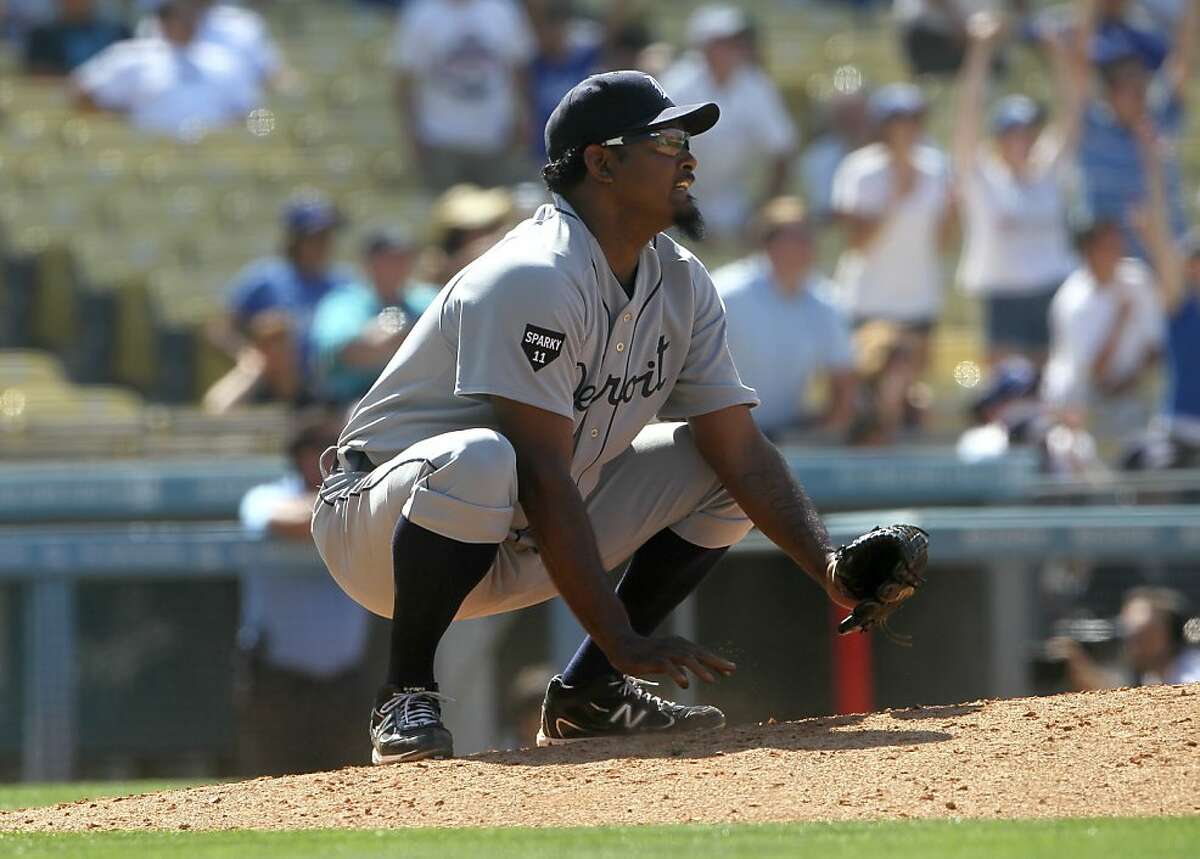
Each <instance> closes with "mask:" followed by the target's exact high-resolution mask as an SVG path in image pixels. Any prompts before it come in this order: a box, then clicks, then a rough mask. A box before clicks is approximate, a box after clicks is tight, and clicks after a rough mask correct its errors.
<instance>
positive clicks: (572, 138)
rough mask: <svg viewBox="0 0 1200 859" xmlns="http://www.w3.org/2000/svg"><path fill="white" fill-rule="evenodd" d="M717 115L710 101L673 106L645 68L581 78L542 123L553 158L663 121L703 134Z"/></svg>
mask: <svg viewBox="0 0 1200 859" xmlns="http://www.w3.org/2000/svg"><path fill="white" fill-rule="evenodd" d="M720 115H721V110H720V108H718V107H717V106H716V105H715V104H713V103H712V102H706V103H704V104H684V105H676V104H675V102H673V101H671V99H670V98H669V97H668V96H667V94H666V92H665V91H664V90H663V88H662V86H660V85H659V83H658V81H656V80H655V79H654V78H652V77H650V75H648V74H646V73H645V72H634V71H620V72H603V73H602V74H598V75H592V76H591V77H589V78H584V79H583V80H582V81H580V82H579V83H578V84H576V85H575V86H574V87H573V88H572V89H571V91H570V92H568V93H567V94H566V95H564V96H563V97H562V101H560V102H559V103H558V107H556V108H554V112H553V113H552V114H550V119H549V120H548V121H547V122H546V154H547V155H549V156H550V160H551V161H554V160H556V159H558V158H561V157H562V156H563V155H564V154H565V153H566V151H567V150H568V149H571V148H572V147H576V146H587V145H588V144H591V143H600V142H602V141H604V140H608V139H609V138H612V137H620V136H621V135H623V134H631V133H633V132H635V131H641V130H643V129H646V128H652V127H654V126H656V125H666V124H667V123H670V124H672V125H676V126H678V127H680V128H682V129H683V130H684V131H686V132H687V133H688V134H702V133H703V132H705V131H708V130H709V129H710V128H712V127H713V126H714V125H716V122H717V119H718V118H719V117H720Z"/></svg>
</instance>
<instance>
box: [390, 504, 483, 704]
mask: <svg viewBox="0 0 1200 859" xmlns="http://www.w3.org/2000/svg"><path fill="white" fill-rule="evenodd" d="M496 549H497V546H496V544H495V543H461V542H459V541H458V540H451V539H450V538H449V537H443V536H442V535H441V534H435V533H433V532H432V531H429V530H427V529H425V528H422V527H421V526H420V525H415V524H413V523H412V522H410V521H408V520H407V519H406V518H404V517H403V516H401V517H400V521H399V522H398V523H397V524H396V533H395V535H394V536H393V538H392V578H393V580H394V581H395V585H396V596H395V602H394V604H393V609H392V649H391V658H390V660H389V661H388V673H387V682H388V685H390V686H395V687H398V688H401V689H404V688H414V687H420V688H430V687H432V686H433V683H434V679H433V657H434V654H435V653H436V652H437V646H438V643H439V642H440V641H441V640H442V636H443V635H445V633H446V629H447V628H448V627H449V626H450V621H452V620H454V615H455V613H457V612H458V607H459V606H461V605H462V602H463V600H464V599H466V598H467V594H469V593H470V592H471V589H472V588H474V587H475V586H476V585H477V584H479V582H480V581H482V580H483V577H484V576H485V575H487V571H488V569H490V568H491V566H492V562H493V561H494V560H495V558H496Z"/></svg>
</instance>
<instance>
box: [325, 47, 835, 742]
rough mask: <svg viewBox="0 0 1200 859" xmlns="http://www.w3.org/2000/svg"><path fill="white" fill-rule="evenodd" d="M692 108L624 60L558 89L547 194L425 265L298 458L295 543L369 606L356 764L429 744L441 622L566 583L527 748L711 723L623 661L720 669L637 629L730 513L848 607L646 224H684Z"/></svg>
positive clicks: (711, 553) (716, 346) (436, 711)
mask: <svg viewBox="0 0 1200 859" xmlns="http://www.w3.org/2000/svg"><path fill="white" fill-rule="evenodd" d="M718 115H719V111H718V109H717V106H716V105H715V104H693V105H683V106H676V105H675V104H673V103H672V102H671V100H670V99H669V98H668V97H667V96H666V94H665V93H664V92H663V90H662V88H661V87H660V86H659V85H658V83H657V82H656V81H655V80H654V79H653V78H652V77H650V76H648V75H645V74H642V73H641V72H632V71H621V72H608V73H605V74H600V75H595V76H593V77H590V78H588V79H587V80H585V81H583V82H582V83H580V84H579V85H577V86H576V87H575V88H574V89H572V90H571V91H570V92H569V93H567V95H566V96H564V97H563V99H562V101H561V103H560V104H559V105H558V107H557V109H556V110H555V111H554V113H553V115H552V116H551V117H550V120H549V122H548V123H547V125H546V132H545V137H546V146H547V150H548V152H549V159H550V163H549V164H547V165H546V167H545V168H544V170H543V175H544V177H545V180H546V184H547V185H548V186H549V188H550V190H551V192H553V200H554V202H553V203H552V204H549V205H545V206H543V207H542V208H541V209H539V210H538V211H537V213H536V214H535V215H534V216H533V217H532V218H531V219H530V220H528V221H525V222H524V223H522V224H521V225H519V226H518V227H516V228H515V229H514V230H513V231H512V232H511V233H509V234H508V235H507V236H506V237H505V238H504V239H503V240H501V241H500V243H499V244H497V245H496V246H495V247H494V248H492V249H491V250H489V251H488V252H487V253H485V254H484V255H483V256H482V257H481V258H480V259H478V260H477V261H475V262H474V263H472V264H471V265H469V266H467V267H466V268H465V269H463V270H462V271H461V272H460V273H459V274H458V275H456V276H455V277H454V278H453V279H452V280H451V281H450V282H449V283H448V284H447V285H446V287H445V288H444V289H443V290H442V291H441V293H440V295H439V296H438V298H437V300H436V301H435V302H434V304H433V305H432V306H431V307H430V308H429V310H428V311H426V312H425V313H424V315H422V316H421V318H420V320H419V321H418V322H417V323H416V325H415V326H414V328H413V330H412V332H411V333H410V335H409V336H408V339H406V340H405V342H404V344H403V345H402V346H401V347H400V349H399V351H398V352H397V353H396V355H395V356H394V357H393V358H392V360H391V362H390V363H389V364H388V366H387V368H386V369H385V370H384V371H383V374H382V375H381V376H380V378H379V380H378V381H377V382H376V383H375V385H374V386H373V387H372V388H371V390H370V391H369V392H368V393H367V395H366V396H365V397H364V398H363V399H362V401H361V402H360V403H359V404H358V406H357V407H356V408H355V409H354V411H353V413H352V414H351V417H350V419H349V423H348V424H347V426H346V428H345V430H344V431H343V432H342V434H341V438H340V439H339V441H338V446H337V448H336V453H335V452H334V451H332V450H331V451H327V452H326V456H325V457H323V462H324V464H325V466H326V469H325V470H326V471H327V472H328V476H327V478H326V479H325V481H324V484H323V486H322V489H321V492H320V497H319V499H318V501H317V503H316V507H315V510H314V514H313V536H314V538H315V540H316V543H317V546H318V547H319V549H320V551H321V555H322V557H323V558H324V559H325V562H326V564H327V565H328V567H329V570H330V572H331V573H332V575H333V577H334V578H335V579H336V580H337V582H338V584H339V585H341V587H342V588H343V589H344V590H345V591H346V593H347V594H349V595H350V596H351V597H352V598H353V599H355V600H356V601H358V602H359V603H361V604H362V605H363V606H365V607H366V608H368V609H370V610H371V611H373V612H375V613H377V614H379V615H382V616H385V617H389V616H390V617H391V618H392V638H391V661H390V666H389V669H388V675H387V680H386V685H384V686H383V688H382V689H381V690H380V693H379V696H378V699H377V702H376V705H375V708H374V710H373V712H372V714H371V723H370V734H371V741H372V744H373V746H374V749H373V753H372V760H373V761H374V762H375V763H383V762H391V761H403V760H409V761H411V760H418V759H421V758H429V757H448V756H450V755H452V754H453V748H452V741H451V736H450V733H449V731H447V730H446V728H445V726H444V725H443V724H442V721H441V702H442V700H443V699H442V698H441V697H440V696H439V694H438V686H437V683H436V682H435V680H434V674H433V665H434V652H435V651H436V649H437V646H438V642H439V641H440V640H441V638H442V635H443V634H444V633H445V631H446V629H447V627H448V626H449V625H450V623H451V621H453V620H455V619H461V618H472V617H480V616H483V615H489V614H495V613H498V612H507V611H513V610H514V609H519V608H522V607H524V606H528V605H532V604H535V603H538V602H541V601H543V600H547V599H550V598H551V597H554V596H562V598H563V599H564V600H566V603H567V605H568V606H569V607H570V609H571V610H572V611H573V612H574V614H575V616H576V617H578V618H579V621H580V623H582V625H583V627H584V629H585V630H586V631H587V632H588V635H589V637H588V638H586V639H585V640H584V642H583V644H582V645H581V646H580V648H579V651H578V652H577V653H576V654H575V656H574V658H573V659H572V660H571V662H570V664H569V665H568V666H567V667H566V669H565V670H564V671H563V673H562V674H561V675H559V676H557V677H555V678H554V679H553V680H551V681H550V685H549V688H548V689H547V691H546V698H545V702H544V704H543V712H542V726H541V731H540V732H539V734H538V737H537V742H538V745H553V744H558V743H567V742H574V741H577V740H588V739H593V738H598V737H614V736H626V735H633V734H647V733H654V732H667V731H670V732H682V731H695V730H703V729H711V728H718V727H721V726H723V725H724V723H725V717H724V715H723V714H722V713H721V711H720V710H718V709H716V708H715V707H710V706H691V707H688V706H682V705H679V704H675V703H672V702H670V701H666V700H663V699H662V698H660V697H658V696H655V695H652V694H651V693H650V692H649V691H648V690H647V689H646V688H645V686H644V685H643V684H642V683H641V682H639V681H638V680H637V679H635V678H637V677H641V676H644V675H666V676H668V677H670V678H671V679H673V680H674V681H675V682H676V683H678V684H679V685H680V686H682V687H686V686H687V685H688V673H689V672H690V673H691V674H693V675H695V676H696V677H699V678H700V679H702V680H705V681H710V682H711V681H713V680H715V679H716V678H717V677H719V676H721V675H727V674H729V673H731V672H732V671H733V670H734V665H733V663H732V662H729V661H727V660H725V659H722V658H721V657H720V656H717V655H716V654H714V653H711V652H710V651H708V650H706V649H705V648H703V647H700V646H699V645H697V644H694V643H692V642H690V641H687V640H685V639H682V638H678V637H669V638H668V637H655V636H653V635H652V633H653V631H654V630H655V628H656V627H658V625H659V624H660V623H661V622H662V621H663V620H664V619H665V618H666V617H667V615H668V614H669V613H670V612H671V611H672V610H673V609H674V608H675V606H676V605H678V604H679V603H680V602H681V601H682V600H683V599H684V598H685V597H686V596H687V595H688V594H689V593H690V592H691V591H692V590H693V589H694V588H695V587H696V586H697V585H698V584H699V583H700V581H701V579H702V578H703V577H704V575H705V574H706V573H707V572H708V571H709V570H710V569H711V568H712V567H713V565H715V564H716V563H717V561H718V560H719V559H720V558H721V556H722V555H724V553H725V552H726V551H727V550H728V549H729V547H730V546H731V545H733V544H734V543H736V542H738V541H739V540H740V539H742V537H744V536H745V535H746V533H747V532H748V531H749V530H750V528H751V525H752V524H753V525H757V526H758V527H759V529H760V530H761V531H762V532H763V533H764V534H766V535H767V536H768V537H769V538H770V539H771V540H773V541H774V542H775V543H776V544H778V545H779V546H780V548H782V549H783V550H784V551H785V552H786V553H787V554H788V555H789V556H790V557H791V558H792V559H793V560H794V561H795V562H796V564H797V565H798V566H799V567H800V568H801V569H802V570H804V571H805V572H806V573H807V574H808V575H809V576H811V577H812V578H813V579H814V580H815V581H816V582H818V583H819V584H820V585H821V586H822V587H823V588H825V589H826V591H827V592H828V593H829V595H830V597H831V598H832V599H834V600H835V601H836V602H838V603H839V604H841V605H844V606H847V607H851V606H853V605H854V602H855V601H854V600H852V599H850V598H848V597H847V595H846V593H845V592H844V591H843V589H842V585H841V584H840V583H838V582H837V577H836V576H829V575H827V571H828V570H829V569H830V567H831V562H832V560H833V558H834V554H833V552H832V550H831V547H830V545H829V539H828V536H827V534H826V532H825V529H824V527H823V526H822V524H821V522H820V519H819V518H818V516H817V514H816V512H815V511H814V509H813V506H812V504H811V502H810V501H809V499H808V498H807V496H806V495H805V494H804V492H803V490H802V489H801V488H800V487H799V486H798V485H797V483H796V482H795V481H794V480H793V478H792V477H791V475H790V473H789V471H788V468H787V466H786V464H785V462H784V460H783V458H782V457H781V456H780V454H779V452H778V451H777V450H776V449H775V447H773V446H772V445H771V443H770V442H768V441H767V440H766V438H764V436H763V435H762V434H761V433H760V432H759V430H758V428H757V427H756V426H755V424H754V421H753V420H752V419H751V416H750V409H751V407H753V406H754V405H756V403H757V400H756V399H755V395H754V391H752V390H751V389H749V388H747V387H746V386H745V385H743V384H742V382H741V380H740V379H739V378H738V374H737V371H736V370H735V369H734V365H733V362H732V360H730V357H729V352H728V350H727V349H726V345H725V318H724V309H723V307H722V305H721V302H720V300H719V299H718V298H717V293H716V290H715V289H714V288H713V284H712V281H711V280H710V279H709V275H708V272H707V271H706V270H705V268H704V266H703V265H702V264H701V263H700V261H699V260H697V259H696V257H694V256H692V254H690V253H689V252H688V251H687V250H685V249H684V248H682V247H680V246H679V245H678V244H676V243H675V242H674V241H673V240H672V239H670V238H668V237H667V236H666V235H664V234H663V232H662V231H663V230H666V229H669V228H670V227H672V226H675V227H678V228H680V230H682V231H683V232H684V233H685V234H688V235H692V236H694V237H698V236H699V234H700V231H701V229H702V220H701V217H700V213H699V212H698V211H697V209H696V206H695V202H694V201H693V199H692V197H691V196H690V194H689V188H690V186H691V185H692V182H693V181H694V179H695V176H696V167H697V162H696V159H695V158H694V157H693V156H692V154H691V153H690V151H689V149H688V138H689V136H690V135H695V134H701V133H703V132H704V131H706V130H708V129H709V128H711V127H712V126H713V124H714V123H715V122H716V121H717V118H718ZM656 418H657V419H658V420H659V421H662V423H655V422H654V421H655V419H656ZM626 560H629V565H628V568H627V570H626V572H625V574H624V576H623V578H622V579H621V581H620V583H619V585H618V587H617V589H616V592H615V594H614V592H613V590H612V588H611V587H610V586H609V585H608V583H607V581H606V571H607V570H613V569H616V568H617V567H619V566H620V565H621V564H622V563H623V562H625V561H626Z"/></svg>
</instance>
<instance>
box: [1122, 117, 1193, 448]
mask: <svg viewBox="0 0 1200 859" xmlns="http://www.w3.org/2000/svg"><path fill="white" fill-rule="evenodd" d="M1139 144H1140V148H1141V156H1142V160H1143V162H1144V163H1145V165H1146V173H1147V178H1148V180H1149V205H1148V206H1147V207H1146V208H1145V209H1144V210H1143V211H1142V213H1141V214H1140V217H1139V226H1140V227H1141V228H1142V232H1143V233H1144V234H1145V243H1146V245H1147V247H1148V248H1149V250H1150V255H1151V261H1152V262H1153V264H1154V268H1155V270H1156V273H1157V275H1158V277H1157V278H1156V281H1157V284H1158V295H1159V300H1160V301H1161V302H1162V306H1163V311H1164V313H1165V315H1166V318H1167V325H1166V348H1165V350H1164V358H1165V370H1166V382H1167V385H1166V396H1165V398H1164V400H1163V404H1162V409H1161V413H1160V415H1159V416H1158V417H1157V418H1156V419H1155V420H1154V422H1153V424H1152V426H1151V428H1150V431H1149V433H1148V434H1147V435H1146V436H1145V437H1144V438H1143V439H1141V440H1140V441H1139V442H1138V443H1136V444H1135V445H1134V447H1133V448H1132V449H1130V450H1129V451H1126V453H1125V456H1124V461H1123V463H1122V464H1123V465H1124V466H1125V467H1126V468H1134V469H1140V468H1196V467H1200V230H1195V229H1193V230H1192V232H1190V233H1189V234H1188V235H1187V237H1186V238H1185V239H1184V240H1183V241H1182V242H1176V241H1175V239H1174V237H1173V236H1172V232H1171V225H1170V220H1169V211H1168V207H1167V200H1166V190H1165V179H1164V174H1165V168H1164V163H1163V162H1164V156H1163V154H1162V148H1163V147H1162V144H1161V141H1159V140H1158V139H1156V137H1155V135H1154V131H1153V129H1152V128H1151V127H1149V126H1148V125H1143V126H1142V127H1140V128H1139Z"/></svg>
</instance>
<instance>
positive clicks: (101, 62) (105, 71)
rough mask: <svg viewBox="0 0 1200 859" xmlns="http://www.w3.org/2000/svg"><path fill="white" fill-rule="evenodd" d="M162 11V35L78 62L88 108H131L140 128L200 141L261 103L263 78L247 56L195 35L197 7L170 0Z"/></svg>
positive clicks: (78, 95) (76, 81) (80, 92)
mask: <svg viewBox="0 0 1200 859" xmlns="http://www.w3.org/2000/svg"><path fill="white" fill-rule="evenodd" d="M156 14H157V16H158V20H159V26H160V28H161V32H162V37H161V38H146V39H127V40H125V41H123V42H117V43H116V44H115V45H111V46H110V47H108V48H106V49H105V50H103V51H101V52H100V53H99V54H98V55H96V56H95V57H93V58H92V59H90V60H88V62H86V63H84V64H83V65H82V66H80V67H79V68H78V69H76V71H75V74H74V77H73V85H74V90H75V99H76V101H77V103H78V104H79V105H80V106H81V107H83V108H85V109H93V110H96V109H98V110H108V111H112V112H114V113H120V114H124V115H126V116H127V117H128V118H129V121H130V123H131V124H132V125H133V126H134V127H135V128H137V129H139V130H141V131H146V132H149V133H152V134H160V135H165V136H169V137H176V138H179V139H182V140H197V139H199V138H200V137H202V136H204V134H205V133H207V132H209V131H212V130H215V129H219V128H223V127H227V126H230V125H233V124H236V123H238V122H241V121H242V120H243V119H244V118H245V116H246V114H247V113H248V112H249V111H251V110H253V109H254V108H255V107H257V106H258V105H259V103H260V99H261V95H262V93H261V90H260V88H259V83H258V80H257V79H256V76H255V75H254V73H253V72H252V71H251V69H250V67H249V66H248V65H247V64H246V63H245V62H244V61H243V60H242V58H241V57H239V56H238V55H237V54H236V53H234V52H233V51H231V50H230V49H228V48H226V47H223V46H221V45H217V44H214V43H211V42H204V41H201V40H199V39H197V38H196V34H197V30H198V26H199V11H198V10H197V9H196V7H195V6H193V5H192V4H190V3H187V2H184V0H167V2H164V3H163V4H162V5H161V6H159V7H158V10H157V13H156Z"/></svg>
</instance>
